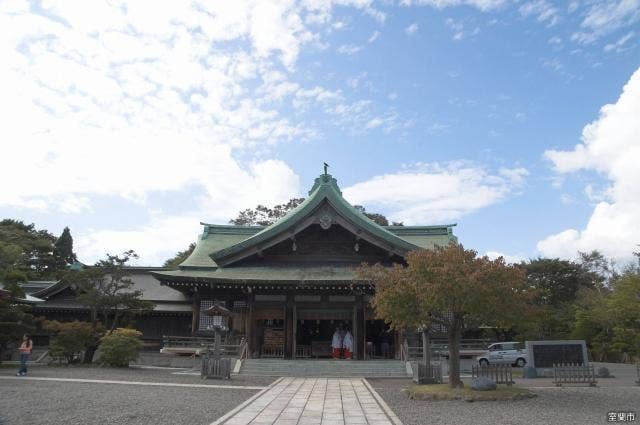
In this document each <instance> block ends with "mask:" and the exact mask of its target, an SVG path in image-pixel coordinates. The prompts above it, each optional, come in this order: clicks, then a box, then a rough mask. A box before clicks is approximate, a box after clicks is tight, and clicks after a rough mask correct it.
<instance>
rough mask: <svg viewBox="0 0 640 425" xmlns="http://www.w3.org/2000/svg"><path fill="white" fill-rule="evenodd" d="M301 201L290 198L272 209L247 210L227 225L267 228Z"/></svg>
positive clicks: (257, 208)
mask: <svg viewBox="0 0 640 425" xmlns="http://www.w3.org/2000/svg"><path fill="white" fill-rule="evenodd" d="M303 201H304V198H292V199H290V200H289V202H287V203H286V204H280V205H276V206H274V207H273V208H267V207H265V206H264V205H258V206H257V207H255V208H254V209H251V208H248V209H246V210H244V211H240V212H239V213H238V216H237V217H236V218H234V219H232V220H230V221H229V223H230V224H235V225H237V226H249V225H258V226H269V225H271V224H273V223H275V222H276V221H278V220H279V219H281V218H282V217H284V216H285V215H286V214H287V213H288V212H289V211H291V210H292V209H294V208H295V207H297V206H298V205H300V204H301V203H302V202H303Z"/></svg>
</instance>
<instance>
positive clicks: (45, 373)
mask: <svg viewBox="0 0 640 425" xmlns="http://www.w3.org/2000/svg"><path fill="white" fill-rule="evenodd" d="M16 372H17V368H16V369H8V368H2V369H0V375H15V373H16ZM181 372H189V373H199V371H193V370H188V369H163V368H158V369H156V368H153V369H147V368H128V369H123V368H110V367H97V366H96V367H86V366H53V367H50V366H33V367H30V368H29V376H33V377H46V378H78V379H107V380H112V381H143V382H175V383H180V384H209V385H251V386H254V385H255V386H267V385H269V384H270V383H272V382H273V381H274V380H275V379H276V378H274V377H268V376H252V377H247V376H232V377H231V380H229V381H227V380H217V379H201V378H200V376H199V375H192V374H183V373H181ZM3 385H4V383H3V382H1V381H0V387H2V386H3Z"/></svg>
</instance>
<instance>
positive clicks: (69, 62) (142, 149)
mask: <svg viewBox="0 0 640 425" xmlns="http://www.w3.org/2000/svg"><path fill="white" fill-rule="evenodd" d="M341 3H344V4H345V5H347V6H352V7H355V8H357V9H359V10H361V11H362V12H363V13H364V14H367V15H369V16H372V17H374V18H375V19H376V20H379V21H380V20H382V19H384V16H383V14H381V13H380V12H378V11H377V10H376V9H375V8H374V7H373V6H372V2H370V1H366V0H354V1H346V2H341ZM333 8H334V4H333V2H331V1H322V2H315V1H311V0H310V1H306V2H294V1H289V0H283V1H278V2H261V1H254V0H248V1H238V2H208V3H197V2H191V1H184V2H178V1H175V2H170V3H164V4H160V3H153V4H152V3H146V2H126V1H118V0H117V1H104V2H99V1H97V2H74V3H70V2H64V1H46V2H38V3H37V4H35V5H33V4H31V3H28V2H20V1H15V2H4V3H0V27H1V28H2V29H3V31H2V34H1V35H0V52H1V53H2V59H3V60H2V61H1V62H0V92H1V93H2V96H1V97H0V114H1V116H2V117H3V126H2V130H3V141H2V148H3V157H4V158H5V161H3V166H2V167H0V181H2V182H3V184H2V190H0V207H10V208H22V209H32V210H38V211H47V212H51V213H61V214H76V213H80V212H87V211H91V210H92V209H93V208H94V201H95V200H96V199H98V198H99V197H118V198H121V199H125V200H128V201H130V202H131V203H133V204H134V205H138V206H139V208H140V209H142V210H143V211H144V210H146V208H148V207H149V206H148V205H146V203H147V199H148V198H149V197H150V196H151V195H153V194H156V193H178V192H180V191H184V190H187V189H189V190H194V195H193V196H194V197H196V198H197V200H198V202H197V206H196V210H195V211H184V213H182V214H178V215H176V216H175V217H173V216H166V217H155V218H153V220H152V221H150V222H148V223H147V224H146V225H143V226H142V227H141V228H137V229H136V230H135V231H129V230H127V229H122V228H120V229H118V226H119V224H118V223H119V222H121V221H124V220H120V221H118V220H112V221H111V222H110V223H111V224H110V226H111V227H113V228H110V229H103V228H95V229H93V230H92V231H91V232H90V233H87V232H84V237H86V238H87V240H88V241H90V242H89V243H80V241H79V240H78V241H77V242H78V246H82V247H84V248H82V249H85V250H87V251H86V252H82V251H81V252H80V255H81V258H83V259H84V260H85V261H93V260H94V259H95V257H94V250H93V248H91V249H90V248H89V247H94V246H96V248H95V251H96V252H97V251H103V250H104V251H111V252H114V251H115V247H116V246H118V247H119V246H120V244H126V247H132V248H135V247H136V246H148V248H144V247H143V248H141V249H142V250H143V251H144V253H145V254H144V255H145V256H146V257H143V258H142V259H141V262H143V263H150V262H151V263H152V262H154V261H155V260H157V259H158V258H159V257H158V256H157V255H156V254H152V253H151V251H152V246H153V244H148V242H147V241H146V240H145V239H144V238H146V237H149V238H150V240H152V241H155V242H158V243H159V242H160V240H158V239H157V238H159V237H160V236H157V235H155V232H157V230H156V229H158V228H162V229H165V230H167V231H168V227H169V225H170V224H171V223H178V224H180V223H183V221H182V217H186V218H188V219H189V220H195V221H193V222H194V223H195V226H196V227H197V226H198V224H197V223H198V221H199V220H200V219H203V218H205V217H208V218H210V219H212V220H226V219H228V218H229V217H230V216H232V215H233V214H234V213H235V212H236V211H238V210H239V209H242V208H247V207H250V206H254V205H255V204H256V203H265V204H272V203H276V202H282V201H285V200H286V199H288V198H289V197H290V196H292V195H295V194H296V193H298V191H299V182H298V177H297V176H296V175H295V173H294V172H293V171H292V170H291V168H290V167H289V166H288V165H287V164H285V163H284V162H282V161H277V160H271V159H269V158H270V157H271V153H270V151H269V147H270V146H274V145H275V144H277V143H283V142H293V141H298V140H305V139H310V138H313V137H317V134H316V131H315V129H313V128H310V126H309V125H303V124H302V121H295V120H296V119H297V118H296V117H289V116H286V115H285V114H284V113H281V111H280V106H279V105H278V102H282V101H283V100H288V101H290V102H293V101H294V100H295V99H299V97H300V96H302V95H303V93H304V92H309V91H314V90H315V95H314V96H313V97H309V98H308V99H307V101H309V102H320V104H322V105H324V103H323V102H325V101H326V98H327V97H330V96H332V92H330V91H328V90H326V89H323V88H307V87H301V86H299V85H297V84H296V83H294V82H292V81H290V79H291V75H292V73H293V72H294V71H295V67H296V63H297V59H298V55H299V53H300V51H301V49H302V47H303V46H313V45H314V43H318V42H319V39H320V34H322V29H323V26H325V25H329V24H330V23H331V19H332V13H333ZM261 83H264V84H262V85H261ZM269 84H271V85H272V86H273V87H277V91H273V92H272V91H266V90H263V91H260V90H261V89H263V88H264V86H267V85H269ZM316 89H317V90H316ZM345 102H346V101H345ZM289 106H290V105H289ZM285 107H286V105H285ZM239 158H241V159H242V160H241V161H240V160H239ZM16 176H20V178H17V177H16ZM193 188H195V189H193ZM176 209H179V208H177V207H176ZM109 214H111V215H115V216H117V214H118V212H117V211H113V212H109ZM178 224H176V225H178ZM180 225H181V224H180ZM181 226H182V225H181ZM182 228H183V229H184V228H186V225H184V226H182ZM195 234H197V230H196V233H194V232H193V231H190V232H189V235H188V236H186V237H188V238H190V239H191V238H193V237H194V235H195ZM116 235H120V236H122V239H121V240H119V241H117V242H116ZM164 241H165V242H167V244H168V245H166V249H168V250H171V251H172V252H173V251H177V250H178V249H184V246H182V240H180V238H178V237H176V238H173V239H171V238H167V239H166V240H164ZM171 241H173V242H171ZM98 242H100V243H103V245H96V244H97V243H98ZM155 249H156V250H157V249H160V248H155Z"/></svg>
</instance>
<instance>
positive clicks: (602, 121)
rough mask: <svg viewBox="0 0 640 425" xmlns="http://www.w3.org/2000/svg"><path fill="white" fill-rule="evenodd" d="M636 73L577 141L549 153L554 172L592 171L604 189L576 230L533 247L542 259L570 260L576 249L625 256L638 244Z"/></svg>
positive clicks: (639, 88) (639, 92)
mask: <svg viewBox="0 0 640 425" xmlns="http://www.w3.org/2000/svg"><path fill="white" fill-rule="evenodd" d="M638 117H640V69H638V70H636V72H635V73H634V74H633V75H632V76H631V78H630V79H629V81H628V82H627V84H626V85H625V86H624V88H623V90H622V94H621V95H620V97H619V98H618V100H617V101H616V103H613V104H609V105H605V106H603V107H602V108H601V110H600V116H599V117H598V118H597V119H596V120H594V121H593V122H591V123H590V124H588V125H587V126H585V127H584V129H583V131H582V142H581V143H580V144H578V145H576V146H575V148H574V149H573V150H571V151H557V150H549V151H547V152H545V157H546V158H547V159H549V160H550V161H551V162H552V163H553V166H554V169H555V171H556V172H557V173H559V174H568V173H574V172H577V171H581V170H593V171H596V172H598V173H600V174H601V175H603V176H605V177H606V178H607V180H608V181H609V182H610V186H609V187H608V188H607V189H606V190H605V191H604V195H605V196H606V199H603V200H601V201H599V202H598V203H597V204H596V205H595V208H594V210H593V213H592V214H591V218H590V219H589V222H588V223H587V225H586V227H585V228H584V229H582V230H577V229H567V230H564V231H562V232H559V233H557V234H554V235H550V236H549V237H547V238H545V239H544V240H542V241H540V242H539V243H538V245H537V247H538V250H539V251H540V252H541V253H542V254H543V255H547V256H559V257H573V256H575V255H576V253H577V251H590V250H593V249H597V250H600V251H602V252H603V253H604V254H605V255H608V256H612V257H617V258H628V257H630V255H631V253H632V252H633V251H634V250H635V249H637V244H639V243H640V226H638V223H640V185H639V184H638V182H640V168H639V167H638V163H640V137H638V136H639V135H640V120H639V119H638Z"/></svg>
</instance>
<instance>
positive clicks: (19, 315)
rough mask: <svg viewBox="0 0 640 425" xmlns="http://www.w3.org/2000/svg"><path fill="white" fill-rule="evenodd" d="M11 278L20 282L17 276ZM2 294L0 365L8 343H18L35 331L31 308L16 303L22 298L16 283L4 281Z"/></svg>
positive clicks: (0, 305)
mask: <svg viewBox="0 0 640 425" xmlns="http://www.w3.org/2000/svg"><path fill="white" fill-rule="evenodd" d="M13 276H14V277H15V278H18V279H21V280H22V278H21V277H19V276H20V275H19V274H15V275H13ZM22 277H24V275H22ZM4 292H5V293H6V295H5V296H1V295H2V294H0V363H1V362H2V359H3V358H4V352H5V351H6V349H7V347H8V345H9V343H11V342H12V341H20V340H21V339H22V335H24V334H25V333H31V332H32V331H33V329H35V319H34V317H33V315H31V307H30V306H28V305H24V304H19V303H17V302H16V298H20V297H23V296H24V292H23V291H22V289H21V288H20V287H19V286H18V284H17V281H9V282H6V281H5V282H4Z"/></svg>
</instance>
